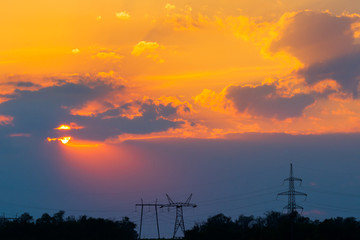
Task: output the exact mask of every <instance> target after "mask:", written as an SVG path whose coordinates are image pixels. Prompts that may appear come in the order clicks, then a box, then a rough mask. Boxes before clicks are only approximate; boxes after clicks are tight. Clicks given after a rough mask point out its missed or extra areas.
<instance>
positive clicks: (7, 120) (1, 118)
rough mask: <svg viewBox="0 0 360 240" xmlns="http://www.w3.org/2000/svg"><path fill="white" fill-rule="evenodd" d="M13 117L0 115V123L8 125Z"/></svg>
mask: <svg viewBox="0 0 360 240" xmlns="http://www.w3.org/2000/svg"><path fill="white" fill-rule="evenodd" d="M13 120H14V118H13V117H11V116H5V115H0V125H9V124H12V123H13Z"/></svg>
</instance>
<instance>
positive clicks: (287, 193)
mask: <svg viewBox="0 0 360 240" xmlns="http://www.w3.org/2000/svg"><path fill="white" fill-rule="evenodd" d="M289 194H290V192H289V191H286V192H281V193H278V194H277V195H278V196H281V195H289Z"/></svg>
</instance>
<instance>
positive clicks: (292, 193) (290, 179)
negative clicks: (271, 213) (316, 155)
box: [278, 163, 307, 240]
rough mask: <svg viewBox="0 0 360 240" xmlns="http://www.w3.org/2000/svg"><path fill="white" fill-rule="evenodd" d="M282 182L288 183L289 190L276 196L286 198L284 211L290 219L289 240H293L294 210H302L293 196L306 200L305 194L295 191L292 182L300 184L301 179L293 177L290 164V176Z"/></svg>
mask: <svg viewBox="0 0 360 240" xmlns="http://www.w3.org/2000/svg"><path fill="white" fill-rule="evenodd" d="M284 181H288V182H289V190H288V191H286V192H281V193H278V196H281V195H287V196H288V204H287V205H286V206H285V207H284V209H287V213H288V215H289V217H290V240H293V239H294V222H295V216H296V215H295V214H296V213H297V211H296V209H301V211H302V210H303V209H304V208H303V207H302V206H299V205H297V204H296V200H295V196H296V195H300V196H305V198H306V197H307V194H306V193H303V192H297V191H295V184H294V182H295V181H298V182H300V183H301V182H302V179H301V178H296V177H294V173H293V167H292V163H291V164H290V176H289V177H288V178H286V179H284Z"/></svg>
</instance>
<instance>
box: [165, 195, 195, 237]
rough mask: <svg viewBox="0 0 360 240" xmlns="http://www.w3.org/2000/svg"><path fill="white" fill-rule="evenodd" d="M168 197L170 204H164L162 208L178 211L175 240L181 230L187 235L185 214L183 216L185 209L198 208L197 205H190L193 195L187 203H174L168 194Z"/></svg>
mask: <svg viewBox="0 0 360 240" xmlns="http://www.w3.org/2000/svg"><path fill="white" fill-rule="evenodd" d="M166 197H167V199H168V201H169V203H168V204H162V205H161V206H160V208H162V207H168V208H171V207H173V208H175V209H176V218H175V226H174V235H173V238H175V236H176V232H177V231H178V230H179V228H180V229H181V231H182V232H183V233H184V235H185V223H184V214H183V207H193V208H195V207H197V205H196V204H193V203H190V201H191V197H192V194H190V196H189V197H188V199H187V200H186V201H185V202H174V201H173V200H172V199H171V198H170V197H169V195H168V194H166Z"/></svg>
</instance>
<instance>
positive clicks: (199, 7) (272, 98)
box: [0, 0, 360, 143]
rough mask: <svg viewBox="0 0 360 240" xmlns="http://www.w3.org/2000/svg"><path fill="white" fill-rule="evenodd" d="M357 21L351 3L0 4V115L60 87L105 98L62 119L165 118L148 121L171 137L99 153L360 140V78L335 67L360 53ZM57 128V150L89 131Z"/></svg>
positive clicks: (149, 134)
mask: <svg viewBox="0 0 360 240" xmlns="http://www.w3.org/2000/svg"><path fill="white" fill-rule="evenodd" d="M256 6H261V7H260V8H259V7H256ZM358 13H360V7H359V5H358V4H356V2H355V1H350V0H347V1H342V2H341V3H340V2H339V1H335V0H334V1H332V0H329V1H309V0H307V1H301V2H291V3H290V1H283V0H276V1H263V0H256V1H251V2H249V1H233V0H229V1H226V4H225V3H223V2H222V3H220V2H218V1H205V0H201V1H196V2H193V3H189V2H188V1H182V0H174V1H162V0H150V1H136V2H133V1H112V0H103V1H97V0H92V1H82V0H81V1H76V2H74V1H69V0H64V1H60V2H59V1H48V0H37V1H35V2H34V1H31V2H29V1H25V0H14V1H6V2H4V3H3V4H2V7H1V9H0V21H1V22H3V23H6V24H3V27H2V32H3V34H2V37H1V39H0V84H1V85H0V105H1V103H6V102H7V101H10V100H12V99H14V98H16V94H15V93H16V91H32V92H37V91H40V90H41V89H45V88H51V87H54V86H60V85H61V84H67V83H73V84H80V83H81V84H84V85H86V86H89V88H91V89H95V87H94V86H95V85H96V84H97V83H98V82H102V83H103V84H105V85H106V86H111V88H112V91H109V92H108V93H107V94H104V95H101V96H100V95H99V96H98V97H96V98H93V99H90V100H88V101H86V102H85V103H81V104H78V105H73V106H61V108H62V109H66V111H67V112H68V114H69V115H70V116H74V117H78V119H81V117H87V118H96V117H99V118H100V119H102V120H104V119H109V118H113V117H114V116H102V114H104V113H105V112H107V111H110V110H115V109H120V108H121V107H122V106H125V105H129V107H126V108H125V107H124V108H121V109H122V112H121V113H119V114H118V115H117V116H116V117H119V118H123V119H127V120H129V121H131V120H134V121H136V120H137V119H139V118H141V117H144V112H143V110H142V108H143V105H144V104H148V105H152V106H155V108H157V109H160V108H161V109H162V108H166V107H168V108H174V109H175V110H174V112H172V113H171V114H168V115H166V116H165V115H161V114H160V113H159V110H157V111H158V112H157V113H158V114H159V116H157V117H156V119H157V120H164V121H165V120H166V121H169V122H172V123H174V124H175V123H176V124H178V125H180V126H179V127H176V128H173V127H168V128H165V129H161V130H151V131H144V132H123V133H121V134H117V135H116V136H109V137H107V138H105V139H103V140H101V141H100V142H109V143H114V142H123V141H125V140H129V139H149V138H226V137H227V136H228V135H229V134H234V133H246V132H262V133H264V132H266V133H269V132H270V133H275V132H280V133H290V134H327V133H354V132H359V131H360V101H359V99H358V97H357V88H358V81H360V71H359V72H356V71H358V70H354V73H351V74H352V75H351V76H349V73H348V72H349V71H348V69H347V68H346V66H342V65H341V62H343V61H342V60H341V59H348V58H351V57H354V56H355V57H354V58H355V59H357V58H356V57H357V56H358V55H359V53H360V50H359V49H360V48H359V46H360V45H359V44H360V15H358ZM359 56H360V55H359ZM349 61H350V60H349ZM334 66H336V67H335V68H334ZM354 68H357V67H356V66H355V67H354ZM327 69H333V70H332V71H327ZM59 80H61V81H62V82H60V81H59ZM96 86H97V85H96ZM63 97H64V98H67V96H66V95H64V96H63ZM100 116H101V117H100ZM14 118H16V116H11V115H8V114H5V113H4V114H2V113H1V112H0V126H3V125H14V124H16V123H15V122H14V121H15V120H16V119H15V120H14ZM66 121H67V120H65V119H64V120H62V119H58V122H57V123H54V126H53V127H52V128H51V129H55V130H59V131H57V132H56V134H57V135H56V136H52V135H49V136H48V137H49V139H60V140H61V138H63V137H64V136H62V135H61V134H63V133H61V132H62V131H61V129H62V130H64V129H66V130H67V131H66V133H65V135H71V134H72V132H73V131H76V132H81V131H82V132H86V131H88V129H89V126H87V125H86V124H85V125H84V123H82V122H77V120H76V118H75V120H74V122H66ZM99 121H100V120H99ZM99 124H101V123H99ZM83 125H84V126H83ZM61 126H63V127H61ZM51 129H47V130H48V131H50V130H51ZM21 133H22V134H28V133H27V132H26V131H25V132H24V131H22V132H21ZM11 134H12V135H14V136H15V135H16V134H17V136H18V135H19V133H18V132H16V131H15V130H14V132H12V133H10V134H9V135H11ZM84 138H85V139H81V140H92V139H86V137H84ZM76 139H79V138H76V137H75V138H74V140H70V141H69V143H70V142H72V141H74V142H76Z"/></svg>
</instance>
